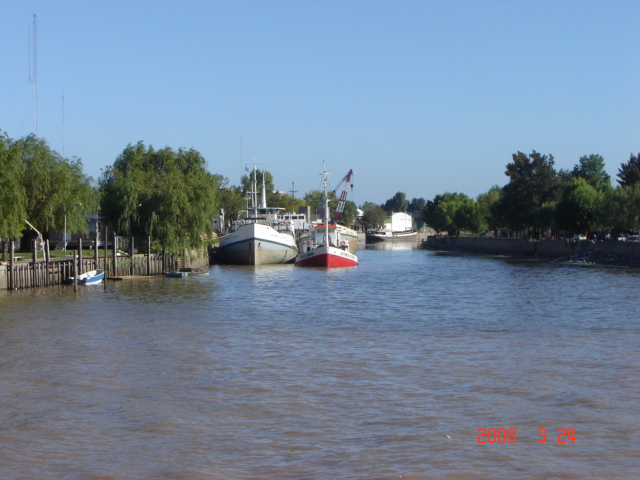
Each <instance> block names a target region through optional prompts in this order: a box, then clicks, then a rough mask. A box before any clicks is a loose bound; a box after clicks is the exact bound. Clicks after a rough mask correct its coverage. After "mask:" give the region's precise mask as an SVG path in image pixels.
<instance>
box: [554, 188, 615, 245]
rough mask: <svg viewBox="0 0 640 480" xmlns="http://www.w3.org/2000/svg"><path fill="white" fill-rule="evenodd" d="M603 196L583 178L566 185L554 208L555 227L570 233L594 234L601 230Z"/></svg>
mask: <svg viewBox="0 0 640 480" xmlns="http://www.w3.org/2000/svg"><path fill="white" fill-rule="evenodd" d="M604 198H605V195H604V193H603V192H602V191H600V190H597V189H596V188H595V187H594V186H592V185H590V184H589V183H587V180H586V179H584V178H583V177H578V178H576V179H575V180H574V181H573V182H572V183H571V184H570V185H568V186H567V187H566V188H565V190H564V192H563V194H562V199H561V200H560V202H558V204H557V207H556V220H557V226H558V228H560V229H564V230H568V231H569V232H571V233H584V234H586V235H588V233H589V232H595V231H598V230H600V229H601V228H602V226H603V218H602V208H603V203H604Z"/></svg>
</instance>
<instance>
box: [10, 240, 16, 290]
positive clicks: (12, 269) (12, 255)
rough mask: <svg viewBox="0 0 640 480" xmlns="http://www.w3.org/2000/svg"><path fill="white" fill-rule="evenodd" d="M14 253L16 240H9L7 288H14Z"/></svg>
mask: <svg viewBox="0 0 640 480" xmlns="http://www.w3.org/2000/svg"><path fill="white" fill-rule="evenodd" d="M15 253H16V242H14V241H13V240H11V241H10V242H9V290H15V285H16V283H15V267H16V260H15V258H14V257H15Z"/></svg>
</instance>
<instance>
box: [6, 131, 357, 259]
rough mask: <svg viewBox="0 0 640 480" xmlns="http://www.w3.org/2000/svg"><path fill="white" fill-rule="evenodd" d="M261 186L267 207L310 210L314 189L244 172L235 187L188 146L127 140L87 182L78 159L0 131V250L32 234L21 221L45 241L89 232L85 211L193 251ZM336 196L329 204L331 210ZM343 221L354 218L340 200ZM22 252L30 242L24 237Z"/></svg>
mask: <svg viewBox="0 0 640 480" xmlns="http://www.w3.org/2000/svg"><path fill="white" fill-rule="evenodd" d="M254 175H256V177H257V178H256V183H257V184H258V185H260V186H261V185H262V182H263V179H264V183H265V191H266V193H267V197H268V198H267V204H268V206H270V207H281V208H284V209H286V210H287V211H298V208H299V207H300V206H303V205H308V206H310V207H311V209H312V211H313V212H316V211H317V210H318V209H319V208H320V206H321V205H322V195H323V193H322V192H320V191H312V192H309V193H307V194H306V195H305V196H304V198H303V199H297V198H295V197H294V196H293V193H292V195H286V194H281V193H279V192H275V191H274V188H273V176H272V175H271V173H270V172H268V171H266V170H256V171H255V173H254V171H251V172H250V173H249V174H247V175H244V176H243V177H242V178H241V179H240V183H239V184H238V185H236V186H231V185H229V180H228V179H227V178H225V177H223V176H222V175H217V174H212V173H209V172H208V170H207V162H206V161H205V159H204V158H203V157H202V155H201V154H200V153H199V152H198V151H196V150H194V149H184V148H180V149H178V150H174V149H171V148H169V147H166V148H163V149H160V150H156V149H154V148H153V147H152V146H146V145H145V144H144V143H143V142H138V143H137V144H135V145H133V144H129V145H127V147H126V148H125V149H124V150H123V151H122V153H121V154H119V155H118V156H117V158H116V159H115V161H114V163H113V164H112V165H110V166H108V167H106V168H105V169H103V170H102V174H101V176H100V178H99V179H97V180H96V181H94V179H93V178H91V177H89V176H87V175H85V174H84V172H83V166H82V161H81V160H80V159H79V158H76V157H73V158H71V159H68V158H64V157H63V156H61V155H60V154H58V153H57V152H55V151H54V150H53V149H51V148H50V146H49V145H48V144H47V142H46V141H45V140H44V139H42V138H38V137H36V136H35V135H29V136H27V137H24V138H22V139H18V140H13V139H11V138H9V136H8V135H7V134H6V133H3V132H1V131H0V240H4V241H3V245H4V252H3V253H4V255H6V249H7V245H8V240H11V239H17V238H21V237H25V238H33V237H35V233H34V232H33V231H32V230H31V229H30V228H31V227H28V226H27V224H26V222H25V220H26V221H28V222H29V223H30V224H31V225H33V226H34V227H35V228H37V229H38V231H39V232H42V234H43V235H44V236H45V238H47V235H48V232H50V231H57V232H62V231H63V229H64V228H65V225H66V231H67V232H69V233H71V232H73V233H80V234H84V235H87V234H88V224H87V215H88V214H90V213H94V214H96V213H99V214H100V217H101V218H105V219H106V221H107V222H108V224H109V225H110V228H111V229H112V230H111V231H113V232H114V233H116V234H117V235H120V236H138V237H146V236H150V237H151V238H152V239H153V241H154V242H155V243H156V244H158V245H159V246H161V247H162V248H164V249H166V250H167V251H173V252H179V251H181V250H182V249H184V248H195V247H198V246H202V245H205V244H207V243H208V242H210V241H211V239H212V234H213V222H214V219H215V218H216V217H217V215H218V213H219V211H220V210H221V209H222V210H224V212H225V215H226V219H227V220H228V221H229V222H230V221H233V220H235V219H237V218H238V217H239V215H240V212H241V211H242V210H243V209H246V207H247V206H248V204H247V193H248V192H251V191H252V189H253V187H252V184H253V181H254V178H253V176H254ZM336 202H337V199H335V198H332V200H331V202H330V205H331V206H332V207H333V208H334V209H335V206H336ZM343 218H344V220H345V222H349V223H351V222H353V221H355V218H356V206H355V204H354V203H353V202H347V205H346V208H345V213H344V216H343ZM23 243H24V244H23V249H25V248H26V249H28V248H29V242H23Z"/></svg>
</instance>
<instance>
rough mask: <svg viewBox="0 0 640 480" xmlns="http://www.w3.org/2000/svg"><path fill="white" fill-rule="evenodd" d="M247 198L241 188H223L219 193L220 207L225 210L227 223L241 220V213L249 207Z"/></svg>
mask: <svg viewBox="0 0 640 480" xmlns="http://www.w3.org/2000/svg"><path fill="white" fill-rule="evenodd" d="M245 199H246V196H245V194H244V193H243V191H242V189H241V188H239V187H238V188H235V187H232V188H223V189H220V191H219V192H218V206H219V207H220V208H221V209H223V210H224V215H225V221H226V222H227V223H230V222H233V221H234V220H237V219H238V218H240V212H241V211H242V210H243V209H245V208H246V207H247V204H246V200H245Z"/></svg>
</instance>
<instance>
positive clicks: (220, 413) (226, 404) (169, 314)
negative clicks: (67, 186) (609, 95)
mask: <svg viewBox="0 0 640 480" xmlns="http://www.w3.org/2000/svg"><path fill="white" fill-rule="evenodd" d="M357 253H358V256H359V260H360V265H359V266H358V267H355V268H350V269H335V270H323V269H304V268H299V267H295V266H293V265H277V266H262V267H237V266H212V267H211V268H210V270H209V272H210V274H209V275H208V276H201V277H187V278H166V277H152V278H138V279H132V280H125V281H120V282H109V283H108V284H107V288H106V291H105V290H104V289H103V288H102V287H101V286H98V287H86V286H85V287H80V288H79V289H78V292H77V293H75V294H74V292H73V287H69V286H56V287H49V288H43V289H30V290H22V291H16V292H6V291H3V292H0V478H2V479H11V480H22V479H56V480H58V479H73V480H76V479H78V480H85V479H86V480H89V479H92V480H97V479H100V480H107V479H108V480H121V479H122V480H125V479H126V480H131V479H162V480H164V479H180V480H183V479H204V480H209V479H216V480H218V479H220V480H234V479H239V480H258V479H274V480H275V479H279V480H286V479H348V480H351V479H352V480H355V479H360V480H363V479H370V480H373V479H376V480H382V479H385V480H387V479H389V480H392V479H403V480H406V479H411V480H422V479H485V478H486V479H553V478H562V479H583V478H590V479H624V478H638V473H637V472H640V369H639V368H638V367H639V366H640V306H639V301H638V292H639V291H640V270H637V269H632V268H620V267H617V268H614V267H603V266H596V265H572V264H553V263H542V262H533V261H528V262H527V261H520V262H519V261H511V260H508V259H504V258H496V257H484V256H473V255H456V254H445V253H438V252H429V251H423V250H417V249H413V248H400V247H395V248H394V249H388V250H382V249H379V248H378V249H370V248H367V249H364V250H359V251H358V252H357ZM481 429H485V430H484V431H482V430H481ZM563 429H564V430H563ZM563 442H564V443H563Z"/></svg>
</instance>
